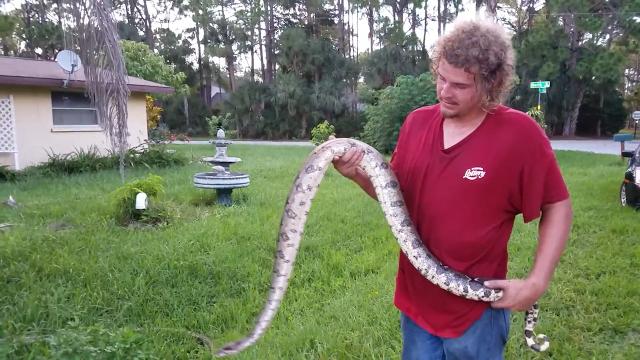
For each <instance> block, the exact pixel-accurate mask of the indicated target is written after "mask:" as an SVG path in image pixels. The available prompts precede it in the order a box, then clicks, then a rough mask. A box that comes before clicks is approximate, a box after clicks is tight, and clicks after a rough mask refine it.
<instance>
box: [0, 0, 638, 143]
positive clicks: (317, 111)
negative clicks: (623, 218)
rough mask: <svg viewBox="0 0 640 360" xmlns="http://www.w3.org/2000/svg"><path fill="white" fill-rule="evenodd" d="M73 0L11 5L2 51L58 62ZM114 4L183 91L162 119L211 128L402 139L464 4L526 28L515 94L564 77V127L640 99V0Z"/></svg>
mask: <svg viewBox="0 0 640 360" xmlns="http://www.w3.org/2000/svg"><path fill="white" fill-rule="evenodd" d="M72 1H74V0H28V1H24V0H23V1H12V2H9V4H10V5H11V6H8V5H7V6H4V9H5V10H4V11H3V12H2V13H1V14H0V53H1V54H2V55H7V56H23V57H32V58H40V59H49V60H51V59H54V58H55V55H56V54H57V52H59V51H60V50H62V49H63V48H71V49H73V48H74V46H77V44H75V43H74V41H73V39H74V26H73V23H72V22H71V21H70V19H69V17H68V15H67V14H69V13H70V12H69V9H70V6H71V3H72ZM3 2H5V3H6V2H7V1H6V0H0V5H2V3H3ZM465 4H466V5H467V6H471V7H473V8H472V9H465V8H464V6H465ZM113 6H114V11H115V14H116V18H117V19H118V20H119V22H118V29H119V32H120V36H121V38H122V39H123V50H124V53H125V56H126V59H127V68H128V71H129V73H130V75H133V76H139V77H142V78H145V79H147V80H152V81H157V82H161V83H164V84H167V85H171V86H173V87H175V88H176V89H177V92H176V94H174V95H171V96H166V97H163V98H161V99H156V101H157V102H158V104H159V105H161V106H162V107H163V108H164V111H163V112H162V122H163V123H164V124H166V125H167V126H168V127H170V128H171V129H174V130H178V131H184V132H189V133H191V134H204V133H206V131H207V117H208V116H210V115H212V114H219V113H229V114H230V116H228V117H225V119H227V120H226V123H225V124H223V125H224V126H225V127H227V128H229V129H230V130H232V131H235V132H236V135H237V136H239V137H249V138H269V139H278V138H309V134H310V131H311V129H312V128H313V127H314V126H315V125H316V124H318V123H320V122H322V121H324V120H328V121H329V122H330V123H331V124H333V125H335V127H336V132H337V133H338V135H339V136H361V137H364V139H365V140H368V141H370V142H372V143H374V144H376V145H377V146H378V147H380V148H384V149H388V148H390V147H392V146H393V143H394V141H395V138H394V137H395V136H396V134H397V130H398V128H399V126H400V124H401V122H402V120H403V118H404V116H405V115H406V112H407V111H409V110H411V109H412V108H415V107H417V106H420V105H424V104H430V103H434V102H435V101H436V99H435V93H434V88H433V85H432V83H431V78H430V76H429V75H428V74H425V73H428V69H429V65H430V64H429V50H430V49H429V47H430V44H432V43H433V41H434V39H435V38H437V36H439V35H440V34H442V33H443V32H444V31H446V28H447V26H448V24H450V23H451V21H452V20H453V19H455V17H456V16H457V15H458V14H459V13H460V12H462V11H474V10H475V11H479V10H481V9H482V10H486V11H487V12H488V13H489V14H491V15H492V16H493V17H494V19H495V21H498V22H500V23H502V24H503V25H504V26H505V27H506V28H508V29H509V31H510V32H511V33H512V34H513V44H514V47H515V49H516V51H517V58H518V66H517V77H518V79H517V83H516V86H515V88H514V91H513V92H512V96H511V97H510V99H509V105H510V106H512V107H515V108H517V109H520V110H523V111H527V110H529V109H531V108H532V107H533V106H535V105H537V99H538V94H537V92H534V90H535V89H530V88H529V83H530V82H531V81H537V80H547V81H551V84H552V85H551V88H549V89H548V92H547V93H546V94H543V95H542V100H543V101H542V102H543V109H542V110H543V112H544V114H545V122H546V125H547V127H548V129H549V131H550V132H551V133H553V134H555V135H565V136H573V135H606V134H609V133H612V132H616V131H618V130H619V129H620V128H622V127H623V126H624V125H625V124H626V123H627V122H628V120H629V112H630V111H633V110H637V109H639V108H640V91H639V90H638V89H639V87H638V85H639V84H640V55H639V48H640V43H639V39H640V0H615V1H595V0H546V1H538V0H501V1H496V0H476V1H475V3H471V4H470V5H469V4H468V3H463V2H462V1H461V0H351V1H348V0H113ZM359 22H362V23H366V28H367V32H366V33H360V32H359V31H358V26H357V25H358V23H359ZM185 24H186V25H185ZM362 39H366V41H363V40H362ZM365 43H366V44H367V46H363V45H361V44H365ZM220 89H222V90H223V91H224V92H222V93H221V92H220V91H219V90H220Z"/></svg>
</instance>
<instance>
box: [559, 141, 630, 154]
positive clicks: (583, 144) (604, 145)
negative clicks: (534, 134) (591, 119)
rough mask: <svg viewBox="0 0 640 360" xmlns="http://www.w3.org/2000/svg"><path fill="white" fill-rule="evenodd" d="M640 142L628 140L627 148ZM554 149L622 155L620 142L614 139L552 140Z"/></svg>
mask: <svg viewBox="0 0 640 360" xmlns="http://www.w3.org/2000/svg"><path fill="white" fill-rule="evenodd" d="M639 143H640V142H638V141H627V142H626V143H625V149H626V150H633V149H635V148H636V147H637V146H638V144H639ZM551 147H553V149H554V150H576V151H586V152H593V153H598V154H613V155H620V143H619V142H615V141H613V140H551Z"/></svg>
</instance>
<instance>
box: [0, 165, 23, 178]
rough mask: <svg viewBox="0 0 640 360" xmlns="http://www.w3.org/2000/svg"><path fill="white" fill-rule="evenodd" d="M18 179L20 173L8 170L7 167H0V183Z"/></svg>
mask: <svg viewBox="0 0 640 360" xmlns="http://www.w3.org/2000/svg"><path fill="white" fill-rule="evenodd" d="M19 178H20V172H18V171H16V170H13V169H10V168H9V167H8V166H7V165H0V181H3V182H6V181H16V180H18V179H19Z"/></svg>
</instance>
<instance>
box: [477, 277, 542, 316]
mask: <svg viewBox="0 0 640 360" xmlns="http://www.w3.org/2000/svg"><path fill="white" fill-rule="evenodd" d="M484 286H486V287H488V288H492V289H502V292H503V295H502V298H501V299H500V300H498V301H494V302H492V303H491V307H494V308H500V309H511V310H513V311H525V310H529V308H530V307H531V305H533V304H534V303H535V302H536V301H538V299H539V298H540V297H541V296H542V294H544V292H545V290H546V289H547V286H546V285H545V284H542V283H540V282H536V281H533V280H530V279H525V280H522V279H511V280H488V281H485V282H484Z"/></svg>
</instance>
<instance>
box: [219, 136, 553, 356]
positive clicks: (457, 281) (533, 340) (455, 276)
mask: <svg viewBox="0 0 640 360" xmlns="http://www.w3.org/2000/svg"><path fill="white" fill-rule="evenodd" d="M353 147H357V148H359V149H361V150H362V151H364V157H363V159H362V161H361V163H360V167H361V168H362V169H363V170H364V172H365V173H366V174H367V176H368V177H369V179H370V180H371V183H372V184H373V187H374V188H375V192H376V195H377V197H378V201H379V203H380V206H381V208H382V211H383V213H384V216H385V218H386V219H387V222H388V223H389V227H391V231H392V233H393V235H394V236H395V238H396V239H397V241H398V244H399V245H400V249H401V250H402V252H403V253H404V254H405V255H406V256H407V258H408V259H409V261H410V262H411V264H412V265H413V266H414V267H415V268H416V269H417V270H418V271H419V272H420V273H421V274H422V275H423V276H424V277H425V278H427V280H429V281H430V282H432V283H434V284H435V285H437V286H439V287H441V288H443V289H444V290H447V291H449V292H451V293H453V294H455V295H458V296H462V297H464V298H467V299H471V300H478V301H486V302H492V301H496V300H498V299H500V298H501V297H502V290H499V289H491V288H488V287H485V286H484V285H483V283H482V281H481V280H479V279H473V278H470V277H469V276H466V275H464V274H460V273H458V272H456V271H454V270H453V269H450V268H449V267H447V266H446V265H444V264H442V263H441V262H440V261H439V260H438V259H436V258H435V256H433V255H432V254H431V253H430V252H429V250H427V249H426V248H425V246H424V244H423V243H422V240H421V239H420V236H419V235H418V233H417V231H416V229H415V227H414V225H413V222H412V221H411V219H410V218H409V215H408V212H407V208H406V206H405V203H404V200H403V198H402V193H401V192H400V189H399V186H398V180H397V179H396V176H395V175H394V173H393V171H391V169H390V167H389V164H388V163H387V162H386V161H385V159H384V158H383V157H382V155H381V154H380V153H379V152H378V151H376V150H375V149H374V148H372V147H371V146H369V145H367V144H365V143H363V142H360V141H357V140H353V139H334V140H330V141H327V142H325V143H324V144H322V145H320V146H318V147H317V148H315V150H314V151H313V152H312V153H311V155H309V157H308V158H307V161H306V162H305V163H304V165H303V167H302V170H301V171H300V173H299V174H298V176H297V177H296V179H295V181H294V183H293V187H292V188H291V191H290V192H289V196H288V198H287V202H286V205H285V208H284V213H283V215H282V220H281V222H280V232H279V235H278V244H277V245H278V246H277V249H276V253H275V261H274V266H273V274H272V277H271V289H270V290H269V296H268V298H267V302H266V304H265V306H264V309H263V310H262V313H260V315H259V317H258V319H257V321H256V324H255V326H254V328H253V331H251V333H250V334H249V335H247V336H246V337H245V338H243V339H241V340H238V341H236V342H232V343H229V344H227V345H225V346H224V347H222V348H221V349H220V350H218V352H217V353H216V356H226V355H232V354H236V353H238V352H240V351H242V350H244V349H245V348H247V347H249V346H251V345H252V344H254V343H255V342H256V341H257V340H258V339H259V338H260V337H261V336H262V335H263V334H264V333H265V331H266V330H267V328H268V327H269V325H270V324H271V321H272V320H273V318H274V316H275V315H276V312H277V311H278V308H279V307H280V303H281V302H282V298H283V297H284V294H285V292H286V291H287V286H288V285H289V279H290V277H291V273H292V271H293V264H294V262H295V259H296V255H297V254H298V248H299V246H300V240H301V238H302V233H303V230H304V224H305V222H306V220H307V214H308V213H309V209H310V208H311V200H312V199H313V197H314V196H315V194H316V191H317V189H318V187H319V186H320V182H321V181H322V178H323V177H324V174H325V172H326V170H327V168H328V166H329V164H331V162H332V160H333V158H334V156H342V155H344V153H346V152H347V151H348V150H349V149H351V148H353ZM537 320H538V305H537V303H536V304H534V305H533V306H532V307H531V308H530V309H529V310H527V311H526V312H525V330H524V334H525V340H526V343H527V346H529V347H530V348H531V349H532V350H534V351H544V350H546V349H547V348H548V347H549V340H548V339H547V337H546V336H544V335H542V334H540V335H537V336H536V335H535V333H534V332H533V328H534V327H535V324H536V323H537Z"/></svg>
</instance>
